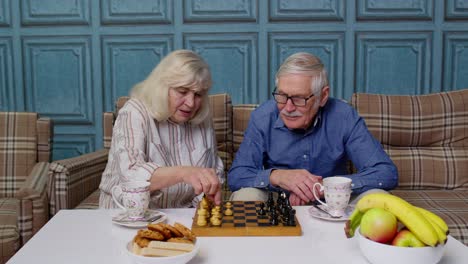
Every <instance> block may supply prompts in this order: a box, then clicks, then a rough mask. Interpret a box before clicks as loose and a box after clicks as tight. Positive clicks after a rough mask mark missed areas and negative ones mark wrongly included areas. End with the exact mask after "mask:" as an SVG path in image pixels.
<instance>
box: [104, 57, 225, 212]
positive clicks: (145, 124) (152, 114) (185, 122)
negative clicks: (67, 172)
mask: <svg viewBox="0 0 468 264" xmlns="http://www.w3.org/2000/svg"><path fill="white" fill-rule="evenodd" d="M210 87H211V74H210V70H209V67H208V65H207V64H206V62H205V61H204V60H203V59H202V58H201V57H200V56H198V55H197V54H196V53H194V52H192V51H189V50H177V51H174V52H172V53H170V54H169V55H167V56H166V57H165V58H164V59H163V60H162V61H161V62H160V63H159V64H158V65H157V66H156V68H155V69H154V70H153V71H152V72H151V73H150V75H149V76H148V77H147V78H146V80H144V81H142V82H141V83H138V84H137V85H135V86H134V87H133V89H132V91H131V93H130V97H131V99H130V100H129V101H128V102H127V103H126V104H125V105H124V107H123V108H122V109H121V110H120V111H119V114H118V117H117V120H116V122H115V125H114V130H113V135H112V145H111V148H110V151H109V161H108V163H107V167H106V169H105V171H104V173H103V175H102V180H101V184H100V189H101V196H100V200H99V206H100V207H101V208H114V207H115V205H114V203H113V200H112V194H111V189H112V187H113V186H115V185H118V184H119V183H121V182H128V181H149V182H150V191H151V199H150V205H149V207H150V208H176V207H194V206H196V204H197V203H198V201H199V200H200V199H199V197H200V195H199V194H202V193H204V194H205V195H206V196H207V197H208V198H210V199H212V200H214V202H215V203H216V204H219V203H221V183H222V182H223V177H224V175H223V164H222V161H221V159H220V158H219V157H218V156H217V151H216V142H215V140H216V138H215V135H214V131H213V126H212V121H211V118H210V116H209V102H208V90H209V89H210Z"/></svg>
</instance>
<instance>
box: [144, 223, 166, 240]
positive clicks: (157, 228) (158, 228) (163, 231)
mask: <svg viewBox="0 0 468 264" xmlns="http://www.w3.org/2000/svg"><path fill="white" fill-rule="evenodd" d="M148 229H149V230H152V231H157V232H159V233H161V234H162V235H163V236H164V240H167V239H169V238H171V237H172V233H171V230H169V229H168V228H166V227H165V226H163V225H162V224H149V225H148Z"/></svg>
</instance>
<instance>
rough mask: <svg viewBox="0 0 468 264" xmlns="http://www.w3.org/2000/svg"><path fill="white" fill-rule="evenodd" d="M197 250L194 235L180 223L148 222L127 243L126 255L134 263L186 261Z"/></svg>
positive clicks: (148, 263) (152, 263)
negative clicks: (145, 226) (144, 227)
mask: <svg viewBox="0 0 468 264" xmlns="http://www.w3.org/2000/svg"><path fill="white" fill-rule="evenodd" d="M198 251H199V245H198V243H197V242H196V236H195V234H193V233H192V231H191V230H190V229H189V228H187V227H186V226H184V225H183V224H181V223H177V222H176V223H174V224H173V225H170V224H165V223H157V224H148V225H147V228H146V229H139V230H138V231H137V233H136V235H135V237H134V238H133V240H132V241H130V242H128V243H127V255H128V256H129V258H130V259H132V261H133V262H134V263H139V264H150V263H151V264H164V263H187V262H188V261H190V260H191V259H192V258H193V257H194V256H195V255H197V253H198Z"/></svg>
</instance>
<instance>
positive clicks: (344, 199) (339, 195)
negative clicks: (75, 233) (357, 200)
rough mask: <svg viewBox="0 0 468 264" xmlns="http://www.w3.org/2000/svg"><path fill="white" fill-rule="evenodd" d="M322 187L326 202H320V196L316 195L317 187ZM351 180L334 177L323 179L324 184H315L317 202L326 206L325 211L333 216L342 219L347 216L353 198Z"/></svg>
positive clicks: (313, 191)
mask: <svg viewBox="0 0 468 264" xmlns="http://www.w3.org/2000/svg"><path fill="white" fill-rule="evenodd" d="M317 185H319V186H320V191H321V192H324V196H325V202H326V203H324V202H322V201H321V200H320V197H319V195H317V194H316V193H315V190H316V188H315V186H317ZM351 191H352V190H351V179H350V178H346V177H340V176H333V177H328V178H325V179H323V184H320V183H319V182H317V183H315V184H314V187H313V190H312V193H313V195H314V197H315V199H316V200H317V201H319V202H320V203H321V204H323V205H325V207H326V208H325V209H326V210H327V211H328V212H329V213H330V214H331V215H333V216H336V217H340V216H343V215H344V214H345V210H346V207H348V203H349V198H350V197H351Z"/></svg>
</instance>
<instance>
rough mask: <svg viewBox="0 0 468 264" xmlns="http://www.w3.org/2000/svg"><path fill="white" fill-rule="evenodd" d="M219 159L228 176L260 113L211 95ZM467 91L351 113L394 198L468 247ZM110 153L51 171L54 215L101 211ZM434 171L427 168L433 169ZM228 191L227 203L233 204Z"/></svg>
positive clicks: (380, 102)
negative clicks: (377, 153) (385, 165)
mask: <svg viewBox="0 0 468 264" xmlns="http://www.w3.org/2000/svg"><path fill="white" fill-rule="evenodd" d="M127 99H128V98H121V99H120V100H118V101H117V103H116V109H117V110H116V112H115V113H105V114H104V125H105V128H104V132H105V135H104V139H105V147H106V148H108V147H109V146H110V141H111V138H112V122H113V120H114V118H115V115H116V113H117V112H118V109H120V107H121V106H122V105H123V103H124V102H125V101H126V100H127ZM210 102H211V107H212V112H213V119H214V124H215V131H216V138H217V141H218V142H217V143H218V152H219V155H220V156H221V158H222V159H223V162H224V164H225V168H226V172H227V169H228V168H229V167H230V165H231V164H232V160H233V157H234V156H235V153H236V151H237V149H238V148H239V145H240V143H241V142H242V139H243V133H244V130H245V129H246V127H247V123H248V121H249V118H250V113H251V112H252V111H253V110H254V109H255V108H256V105H234V106H233V105H232V104H231V99H230V97H229V95H227V94H218V95H211V96H210ZM467 102H468V90H462V91H456V92H449V93H439V94H432V95H423V96H385V95H370V94H354V95H353V97H352V100H351V105H352V106H353V107H355V108H356V109H357V110H358V112H359V113H360V114H361V115H362V116H363V118H364V119H365V121H366V123H367V124H368V127H369V129H370V130H371V132H372V133H373V134H374V136H375V137H376V138H377V139H378V140H380V141H381V142H382V144H383V146H384V148H385V150H386V151H387V153H389V155H390V157H391V158H392V160H394V162H395V164H396V165H397V167H398V170H399V174H400V180H399V187H398V188H397V189H395V190H393V191H392V192H393V193H394V194H396V195H398V196H401V197H403V198H405V199H407V200H408V201H410V202H411V203H414V204H416V205H418V206H421V207H424V208H427V209H430V210H432V211H434V212H436V213H438V214H439V215H441V216H442V217H443V218H444V219H445V220H446V221H447V223H448V225H449V227H450V232H451V235H452V236H454V237H455V238H456V239H458V240H460V241H461V242H463V243H464V244H465V245H468V190H467V189H468V168H467V166H468V109H467V107H468V103H467ZM106 160H107V149H103V150H100V151H98V152H96V153H91V154H86V155H83V156H80V157H77V158H73V159H67V160H61V161H55V162H53V163H52V164H51V170H50V173H49V176H50V177H49V180H50V186H51V192H52V193H53V196H54V199H53V200H52V201H51V204H50V206H51V209H50V212H51V213H52V214H54V213H55V212H57V211H58V210H60V209H63V208H76V207H78V208H96V207H97V204H98V200H99V199H98V198H99V190H97V188H98V185H99V181H100V177H101V174H102V171H103V170H104V167H105V163H106ZM428 166H430V168H429V167H428ZM229 196H230V191H229V189H228V188H227V185H226V184H225V186H224V188H223V198H224V199H225V200H226V199H229Z"/></svg>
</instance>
